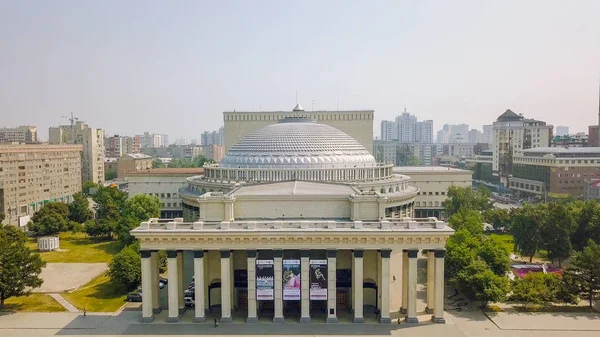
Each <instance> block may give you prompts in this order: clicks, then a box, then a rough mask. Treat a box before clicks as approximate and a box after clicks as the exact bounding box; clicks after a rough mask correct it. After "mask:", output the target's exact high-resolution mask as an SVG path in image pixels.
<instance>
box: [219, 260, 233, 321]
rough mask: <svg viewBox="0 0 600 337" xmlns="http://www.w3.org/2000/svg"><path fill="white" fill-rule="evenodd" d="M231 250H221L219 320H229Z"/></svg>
mask: <svg viewBox="0 0 600 337" xmlns="http://www.w3.org/2000/svg"><path fill="white" fill-rule="evenodd" d="M230 264H231V251H229V249H227V250H221V320H220V321H221V322H223V323H229V322H231V291H229V288H230V287H231V266H230Z"/></svg>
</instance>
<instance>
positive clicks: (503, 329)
mask: <svg viewBox="0 0 600 337" xmlns="http://www.w3.org/2000/svg"><path fill="white" fill-rule="evenodd" d="M161 315H164V314H163V313H161V314H159V315H158V316H157V318H156V320H155V322H153V323H150V324H146V323H140V322H139V318H140V311H139V308H131V307H127V308H125V309H124V310H123V311H121V312H118V313H95V314H88V315H87V316H83V314H82V313H15V314H1V315H0V336H11V337H12V336H14V337H21V336H31V337H37V336H40V337H42V336H61V335H62V336H119V335H125V336H295V337H296V336H348V335H350V336H411V337H421V336H423V337H425V336H428V337H429V336H430V337H437V336H439V337H512V336H524V337H546V336H547V337H558V336H561V337H562V336H565V337H570V336H573V337H592V336H593V337H597V336H600V314H574V313H568V314H567V313H565V314H558V313H548V314H541V313H535V314H531V313H528V314H519V313H494V314H493V315H490V316H491V317H492V319H490V318H489V317H488V316H486V315H485V314H484V313H482V312H481V311H479V310H478V309H476V308H471V307H466V308H465V310H463V311H461V312H456V311H449V312H446V315H445V317H446V320H447V324H433V323H429V322H424V323H419V324H416V325H414V324H404V323H402V324H400V325H398V324H395V323H394V324H378V323H375V322H374V321H372V322H367V323H365V324H353V323H338V324H325V323H311V324H300V323H295V322H291V321H288V322H286V323H284V324H273V323H270V322H268V321H267V320H264V321H261V322H259V323H257V324H247V323H244V322H243V319H236V320H234V323H231V324H220V325H219V327H217V328H215V327H214V326H213V322H212V318H209V319H208V320H207V321H206V322H205V323H192V321H191V317H192V312H191V311H188V312H186V314H185V315H184V317H183V318H182V320H181V322H179V323H166V322H165V321H164V320H163V319H162V317H161Z"/></svg>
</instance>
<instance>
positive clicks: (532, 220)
mask: <svg viewBox="0 0 600 337" xmlns="http://www.w3.org/2000/svg"><path fill="white" fill-rule="evenodd" d="M544 212H545V211H544V209H543V207H541V206H539V205H538V206H532V205H528V204H526V205H525V206H524V207H523V208H521V209H517V210H515V211H513V217H512V221H511V233H512V234H513V237H514V241H515V251H517V252H518V253H520V254H521V255H524V256H529V262H531V261H532V260H533V256H534V255H535V253H536V252H537V251H538V249H540V247H541V245H542V234H541V232H542V228H543V227H544V225H545V221H546V216H545V214H544Z"/></svg>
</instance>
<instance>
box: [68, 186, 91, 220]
mask: <svg viewBox="0 0 600 337" xmlns="http://www.w3.org/2000/svg"><path fill="white" fill-rule="evenodd" d="M92 214H93V213H92V211H91V210H90V202H89V201H88V199H87V198H86V197H84V196H83V194H82V193H75V194H74V195H73V202H71V204H70V205H69V220H71V221H75V222H77V223H84V222H86V221H87V220H89V219H91V218H92Z"/></svg>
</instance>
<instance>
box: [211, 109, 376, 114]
mask: <svg viewBox="0 0 600 337" xmlns="http://www.w3.org/2000/svg"><path fill="white" fill-rule="evenodd" d="M354 112H366V113H373V112H374V110H315V111H309V110H301V111H289V110H287V111H283V110H275V111H223V114H227V115H228V114H246V113H253V114H275V113H276V114H290V115H292V114H293V115H301V114H319V113H354Z"/></svg>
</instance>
